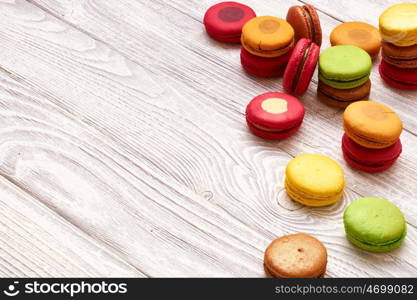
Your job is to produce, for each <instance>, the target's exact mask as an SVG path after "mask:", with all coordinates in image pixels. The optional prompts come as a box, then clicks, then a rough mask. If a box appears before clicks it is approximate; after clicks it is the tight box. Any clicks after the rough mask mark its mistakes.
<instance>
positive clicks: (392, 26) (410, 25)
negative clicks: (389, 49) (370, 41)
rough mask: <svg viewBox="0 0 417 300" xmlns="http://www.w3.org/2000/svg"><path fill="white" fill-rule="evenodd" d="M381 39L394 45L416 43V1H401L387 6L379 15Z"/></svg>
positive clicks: (404, 45)
mask: <svg viewBox="0 0 417 300" xmlns="http://www.w3.org/2000/svg"><path fill="white" fill-rule="evenodd" d="M379 30H380V32H381V35H382V39H383V40H384V41H387V42H389V43H392V44H394V45H396V46H400V47H407V46H412V45H416V44H417V3H401V4H396V5H393V6H391V7H389V8H388V9H387V10H385V11H384V12H383V13H382V15H381V16H380V17H379Z"/></svg>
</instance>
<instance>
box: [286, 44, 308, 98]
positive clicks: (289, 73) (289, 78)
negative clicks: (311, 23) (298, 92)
mask: <svg viewBox="0 0 417 300" xmlns="http://www.w3.org/2000/svg"><path fill="white" fill-rule="evenodd" d="M310 45H311V41H310V40H308V39H300V40H299V41H298V42H297V44H296V45H295V47H294V50H293V51H292V54H291V57H290V59H289V61H288V65H287V68H286V69H285V73H284V78H283V86H284V90H285V91H287V92H289V93H292V92H293V83H294V79H295V77H296V75H297V72H298V69H299V66H300V65H301V64H302V63H303V60H304V59H305V57H304V56H305V55H306V51H307V49H309V47H310Z"/></svg>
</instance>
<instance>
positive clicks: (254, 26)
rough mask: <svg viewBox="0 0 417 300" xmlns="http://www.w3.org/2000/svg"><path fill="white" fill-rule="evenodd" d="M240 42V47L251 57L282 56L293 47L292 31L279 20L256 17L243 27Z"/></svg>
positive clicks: (285, 22) (288, 25)
mask: <svg viewBox="0 0 417 300" xmlns="http://www.w3.org/2000/svg"><path fill="white" fill-rule="evenodd" d="M241 41H242V46H243V47H244V48H245V49H246V50H247V51H248V52H250V53H251V54H253V55H256V56H262V57H277V56H282V55H284V54H286V53H287V52H289V51H291V50H292V49H293V47H294V29H293V28H292V27H291V25H290V24H288V22H287V21H285V20H283V19H280V18H276V17H270V16H264V17H257V18H253V19H251V20H250V21H248V22H247V23H246V24H245V25H244V26H243V29H242V38H241Z"/></svg>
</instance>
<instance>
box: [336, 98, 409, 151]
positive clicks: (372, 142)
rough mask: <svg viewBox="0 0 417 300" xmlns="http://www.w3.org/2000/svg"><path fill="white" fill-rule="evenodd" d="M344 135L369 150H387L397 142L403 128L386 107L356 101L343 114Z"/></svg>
mask: <svg viewBox="0 0 417 300" xmlns="http://www.w3.org/2000/svg"><path fill="white" fill-rule="evenodd" d="M343 127H344V129H345V132H346V134H347V135H348V136H349V138H351V139H352V140H353V141H354V142H356V143H357V144H359V145H361V146H363V147H365V148H371V149H383V148H387V147H389V146H391V145H393V144H395V143H396V142H397V140H398V139H399V137H400V135H401V132H402V129H403V126H402V122H401V120H400V118H399V117H398V115H397V114H396V113H395V112H394V111H393V110H392V109H390V108H389V107H388V106H386V105H384V104H381V103H377V102H374V101H357V102H354V103H352V104H351V105H349V106H348V107H347V108H346V109H345V111H344V113H343Z"/></svg>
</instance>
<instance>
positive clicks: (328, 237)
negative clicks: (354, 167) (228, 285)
mask: <svg viewBox="0 0 417 300" xmlns="http://www.w3.org/2000/svg"><path fill="white" fill-rule="evenodd" d="M89 3H90V2H89ZM101 3H103V2H101ZM107 3H108V2H107V1H106V4H107ZM123 3H128V4H126V6H125V9H123V10H118V9H122V7H118V6H116V4H117V3H112V4H114V5H115V6H114V7H113V11H117V12H118V13H121V14H123V16H124V17H126V18H123V19H124V20H126V19H127V20H129V22H133V21H132V20H133V15H134V16H136V19H137V15H138V11H141V13H142V14H143V19H142V18H140V19H142V20H143V21H141V22H144V23H143V24H142V23H139V24H138V23H133V24H130V23H129V26H126V28H127V29H126V30H120V29H121V28H118V27H117V26H116V28H118V29H119V34H121V35H125V34H129V36H124V38H125V42H126V41H129V43H126V45H127V46H129V45H130V44H134V45H136V46H138V45H140V44H139V41H146V43H142V44H141V45H142V46H141V47H138V48H135V47H132V46H129V47H127V46H126V47H127V48H126V49H124V50H123V51H125V52H126V53H124V55H126V56H128V55H129V56H131V57H132V58H135V60H129V59H126V58H125V57H123V56H122V55H120V54H119V53H118V52H117V51H114V50H113V49H115V47H116V46H115V45H112V48H110V47H108V46H106V45H105V44H103V43H100V42H97V41H95V40H94V39H92V38H91V37H89V36H88V35H86V34H81V33H80V32H78V31H76V30H74V29H73V28H72V27H70V26H67V25H66V24H64V23H62V22H60V21H58V20H56V19H54V18H51V17H50V16H48V15H46V14H43V12H42V11H40V10H37V9H36V8H34V7H33V6H30V5H27V4H25V3H23V2H19V3H16V4H6V5H2V6H0V8H1V11H2V13H3V17H4V18H2V19H1V20H0V23H1V25H2V26H0V41H1V44H0V45H1V47H2V49H1V50H2V51H0V58H1V59H0V61H1V62H0V65H1V66H2V67H3V68H5V69H7V70H8V71H9V72H11V74H12V76H15V77H16V78H17V79H18V80H20V81H22V82H24V83H25V84H27V85H30V86H31V87H32V89H33V90H34V91H35V92H36V95H38V94H40V95H41V96H42V97H43V98H45V99H47V100H48V101H51V102H54V103H56V104H58V105H59V106H60V107H62V108H63V109H65V110H66V111H68V112H69V113H70V114H71V115H73V116H76V117H79V118H81V119H82V120H83V121H84V122H85V123H87V124H89V125H90V126H93V127H95V128H97V129H98V130H100V132H102V133H105V134H106V135H108V136H109V138H108V140H110V141H108V140H106V143H105V144H107V143H111V145H112V152H111V154H108V155H106V156H105V158H101V157H98V158H95V159H93V160H90V159H87V157H86V154H85V153H84V152H83V151H78V150H77V149H76V148H75V147H70V148H67V147H68V145H64V146H62V147H65V148H66V149H67V150H65V156H70V157H71V159H70V161H75V162H77V163H75V166H74V165H70V166H69V165H68V164H67V163H66V161H65V160H63V159H62V158H61V159H56V158H55V157H56V156H54V155H51V156H49V157H48V155H49V154H48V155H45V152H44V151H40V150H37V151H39V152H41V153H42V155H43V156H44V157H45V156H46V159H44V161H46V162H47V163H45V162H44V161H42V166H45V165H46V166H47V167H40V166H39V165H40V164H39V163H38V164H37V165H36V164H31V163H27V162H25V163H23V164H22V163H20V165H22V167H21V169H22V170H24V172H20V173H19V174H24V175H23V176H16V174H15V172H14V171H13V170H14V168H15V167H13V166H14V165H13V163H10V165H11V167H10V168H9V169H3V170H4V172H5V173H7V174H8V175H9V176H10V177H11V178H13V180H15V181H16V182H17V183H18V184H20V185H22V186H24V187H25V188H28V189H30V190H31V191H33V192H34V193H35V194H36V195H37V196H38V197H39V198H41V199H43V201H45V202H46V203H48V205H49V206H50V207H53V208H54V209H55V210H57V211H59V212H60V213H61V214H62V215H65V216H66V218H68V219H70V220H71V221H72V222H73V223H74V224H76V225H77V226H79V227H80V228H82V229H83V230H85V231H87V232H88V233H89V234H90V235H92V236H94V237H96V238H97V239H100V240H103V241H105V242H106V243H108V244H111V245H112V246H113V247H114V248H117V249H118V250H119V252H120V253H123V254H124V256H123V258H124V259H126V260H127V261H129V262H130V263H131V264H132V265H135V266H137V267H139V266H140V268H141V270H145V271H146V273H149V274H150V275H151V276H158V275H159V276H170V275H171V276H196V275H213V274H214V276H222V275H234V276H262V275H263V271H262V254H263V250H264V248H265V247H266V245H267V244H268V243H269V241H270V240H271V239H272V238H274V237H276V236H279V235H282V234H285V233H290V232H294V231H304V232H308V233H312V234H314V235H316V236H318V237H319V238H320V239H322V240H323V241H324V242H325V243H326V245H327V246H328V248H329V254H330V262H329V271H328V275H329V276H407V275H410V274H413V273H415V271H416V266H415V264H414V262H415V261H416V253H417V252H416V251H415V249H416V238H415V236H416V233H415V229H414V228H413V227H412V226H409V227H410V231H409V237H408V239H407V241H406V246H404V247H402V248H401V249H398V250H397V251H394V252H392V253H390V254H382V255H376V254H370V253H364V252H362V251H359V250H357V249H355V248H354V247H352V246H351V245H350V244H349V243H348V242H347V241H346V239H345V237H344V233H343V226H342V224H341V214H342V212H343V208H344V207H345V205H346V204H347V203H348V202H350V201H351V200H352V199H354V198H357V197H359V195H358V194H356V193H355V192H353V191H351V190H350V189H347V191H346V194H345V197H344V199H343V201H341V202H340V203H338V204H337V205H335V206H333V207H329V208H322V209H310V208H305V207H299V206H296V205H294V204H293V203H292V202H291V201H289V199H288V198H287V196H286V195H285V193H284V192H283V190H282V181H283V174H284V168H285V165H286V163H287V162H288V160H289V159H290V158H291V156H290V155H288V154H287V153H285V152H283V151H280V149H286V150H287V151H290V150H291V151H297V152H298V151H300V152H304V151H313V152H321V151H322V150H324V151H326V152H331V153H332V156H334V153H335V152H334V151H332V150H333V149H338V143H337V141H335V140H334V136H335V135H334V133H338V132H339V130H340V129H339V128H340V125H334V126H329V125H330V124H331V123H329V122H328V121H327V120H326V118H328V117H329V116H333V115H335V112H334V111H332V110H329V109H327V110H326V109H325V108H321V107H320V109H318V110H313V109H311V108H309V113H308V116H307V120H306V121H308V122H309V123H311V124H312V123H314V124H316V125H314V126H316V127H314V126H304V128H303V130H302V131H301V132H300V133H299V134H298V135H297V136H295V137H294V139H291V141H290V140H288V141H286V142H284V143H268V142H264V141H260V140H258V139H256V138H254V137H253V136H251V135H250V134H248V132H247V131H246V127H245V124H244V122H243V118H242V113H243V110H244V105H242V102H243V101H244V103H246V102H247V99H249V98H250V97H251V96H252V95H255V94H257V93H259V92H260V91H262V90H265V89H266V88H268V89H269V88H272V87H276V86H277V84H276V82H274V81H273V80H263V81H258V80H256V79H254V78H250V77H246V76H244V75H243V73H241V72H240V67H239V65H238V63H236V62H238V60H237V57H238V53H236V52H237V51H231V49H230V48H227V47H225V48H223V49H219V52H218V53H217V52H214V51H213V50H212V48H210V47H213V45H214V43H213V42H211V41H209V40H208V39H207V38H206V36H205V35H204V33H203V32H202V30H201V24H200V23H198V24H197V23H195V22H194V23H193V22H191V21H190V20H187V22H186V24H185V25H184V26H180V25H176V26H175V27H174V26H172V28H171V29H170V30H169V31H168V32H165V33H158V31H157V29H156V28H155V27H154V25H152V23H151V22H150V20H151V19H154V18H155V17H156V15H157V14H156V13H155V12H152V11H149V10H147V7H143V6H141V5H140V6H137V5H138V4H135V3H133V2H128V1H126V2H123ZM77 9H78V8H77ZM77 9H75V10H73V16H75V15H78V18H79V20H81V19H83V18H86V19H89V18H92V16H90V15H83V11H82V10H77ZM130 9H134V11H133V13H130V12H129V11H128V10H130ZM163 10H166V12H169V13H170V14H171V15H172V18H179V19H180V18H182V15H178V12H177V13H175V9H172V8H169V7H168V9H167V8H166V6H162V7H161V10H160V12H161V11H163ZM100 11H101V13H102V14H103V15H107V13H108V12H107V11H106V10H105V9H102V7H100ZM161 13H162V12H161ZM161 17H162V18H163V17H164V15H163V14H161V15H160V16H159V18H161ZM119 21H120V20H119ZM95 22H96V23H97V24H99V25H100V26H102V28H108V27H110V28H111V27H113V26H115V25H117V24H119V23H117V22H115V24H112V26H108V25H107V26H104V24H105V23H101V22H99V20H95ZM162 24H166V23H162ZM181 24H182V23H181ZM125 25H126V24H125ZM132 25H134V26H132ZM143 25H146V27H143ZM89 26H92V25H91V24H90V25H89ZM121 26H122V27H124V25H121ZM131 26H132V27H131ZM186 26H189V29H188V30H189V31H186V30H184V29H183V27H186ZM197 26H198V27H197ZM83 28H86V30H91V28H88V26H87V25H85V24H83ZM128 28H133V29H134V30H135V31H137V32H136V33H135V34H133V32H131V31H130V29H128ZM141 28H147V29H149V30H148V31H149V32H143V30H142V29H141ZM197 28H198V29H197ZM106 30H108V29H106ZM196 30H197V31H196ZM174 31H177V33H176V34H174ZM189 32H194V34H193V35H190V36H187V39H188V37H190V38H192V39H193V40H194V41H197V42H196V43H195V44H196V45H198V49H195V48H192V47H191V48H190V47H189V46H190V45H191V44H190V43H187V41H181V40H179V35H182V36H183V37H185V36H186V34H187V33H189ZM196 32H197V35H198V36H196ZM95 33H99V31H95ZM111 33H112V31H109V32H106V34H108V36H111ZM130 35H131V36H130ZM155 36H156V38H155ZM167 36H169V37H170V38H171V40H170V39H169V38H167ZM117 41H118V43H120V44H121V40H117ZM203 41H204V42H203ZM204 44H207V45H208V46H204ZM187 46H188V48H187ZM118 50H119V49H118ZM196 50H198V52H197V51H196ZM119 51H122V50H119ZM156 51H157V52H158V54H159V56H158V55H156V53H155V52H156ZM213 52H214V56H213V54H212V53H213ZM127 53H129V54H127ZM222 53H223V54H224V55H223V54H222ZM226 53H227V54H226ZM139 55H140V58H141V59H139ZM222 57H223V58H222ZM213 58H215V59H213ZM139 62H140V64H141V65H143V67H141V66H140V64H138V63H139ZM167 62H169V63H167ZM184 62H187V63H186V64H184ZM28 65H30V68H27V67H26V66H28ZM144 68H145V69H149V70H151V71H150V72H146V71H144ZM219 69H221V70H222V72H219ZM219 73H221V74H219ZM52 76H53V78H54V80H51V77H52ZM144 82H145V83H144ZM226 91H227V92H226ZM231 91H233V94H231ZM309 95H310V96H307V97H305V99H304V101H305V102H306V104H307V103H308V102H309V101H308V100H309V99H310V100H311V94H309ZM309 97H310V98H309ZM37 98H39V96H37ZM243 99H245V100H243ZM38 101H39V100H38ZM42 105H45V104H42ZM313 112H315V113H313ZM336 115H338V116H339V117H340V113H339V114H336ZM55 118H57V117H55ZM312 120H314V122H313V121H312ZM64 124H65V123H64ZM310 127H311V128H310ZM317 128H319V131H316V130H314V129H317ZM332 128H333V129H332ZM319 133H320V135H323V136H324V137H323V139H317V137H319V136H320V135H319ZM326 133H327V134H326ZM339 133H340V132H339ZM85 135H86V134H85V133H83V134H80V133H77V134H76V136H81V137H84V138H86V140H87V141H88V143H87V142H86V141H85V140H82V143H81V144H82V145H83V147H87V146H85V145H84V144H90V143H93V144H95V143H96V142H95V140H96V139H93V137H91V136H90V135H88V136H87V137H85ZM100 138H103V137H101V136H100ZM91 140H93V142H90V141H91ZM97 143H98V144H100V147H103V144H104V143H99V142H97ZM61 144H62V142H61V141H60V142H59V143H57V142H54V143H53V145H54V147H57V145H58V146H61ZM74 144H75V145H79V144H80V143H79V142H78V143H74ZM329 144H330V146H329ZM78 147H79V148H81V146H78ZM49 148H51V147H49ZM93 148H96V147H93ZM58 149H59V148H58ZM88 149H90V148H88ZM106 150H107V151H109V150H108V149H106ZM33 151H34V150H33V149H31V152H33ZM25 152H28V151H25ZM54 152H64V151H63V150H60V151H58V150H54ZM88 152H89V153H94V151H92V150H89V151H88ZM120 152H121V153H123V155H124V156H123V158H121V157H120V156H121V154H120ZM104 153H106V152H105V151H104ZM42 155H41V157H42ZM61 156H63V155H62V154H61ZM91 156H92V154H91ZM51 157H52V158H51ZM107 157H111V158H112V159H117V160H118V165H119V166H123V170H120V168H121V167H118V166H117V165H116V164H114V163H111V162H110V159H108V158H107ZM114 157H116V158H114ZM338 159H339V160H340V158H338ZM51 160H53V161H54V163H55V166H54V165H53V163H51ZM101 160H104V161H106V163H103V164H104V165H105V166H103V165H102V163H101V162H100V161H101ZM11 161H13V160H11ZM57 162H58V163H57ZM51 165H52V166H53V168H52V171H48V169H50V168H51V167H50V166H51ZM57 165H58V167H57ZM115 165H116V166H115ZM82 166H85V168H86V170H88V171H86V170H82ZM109 166H110V167H111V168H112V171H113V172H115V173H117V175H114V176H109V175H108V173H109V172H110V171H109V169H108V168H109ZM66 169H70V170H71V171H72V172H73V173H71V176H68V175H67V176H68V178H71V179H73V178H82V179H78V180H77V181H76V182H77V183H82V182H83V181H86V182H87V183H88V184H87V185H86V187H88V188H89V189H92V190H94V191H95V193H96V194H97V195H100V196H103V195H104V197H105V199H104V200H103V199H101V201H100V202H99V200H97V199H96V198H94V197H88V198H86V196H85V193H83V194H80V193H78V194H77V191H76V190H77V189H76V188H75V187H74V185H71V183H70V182H72V180H71V181H70V182H62V180H59V174H62V170H66ZM113 169H116V170H115V171H114V170H113ZM57 170H58V171H57ZM126 170H128V172H127V171H126ZM126 173H129V174H126ZM92 174H98V175H100V176H101V177H100V180H101V181H102V182H103V183H102V184H97V183H96V181H94V180H93V179H94V178H93V179H90V177H92ZM102 174H105V175H102ZM119 174H121V175H119ZM98 175H96V176H98ZM105 177H106V178H105ZM107 177H108V178H110V180H109V179H108V178H107ZM126 178H127V179H126ZM139 179H141V181H140V180H139ZM348 180H350V178H348ZM125 181H127V182H128V183H129V184H126V183H125ZM47 182H54V186H56V188H55V189H57V190H64V191H65V192H66V193H65V201H68V202H69V203H72V205H73V206H72V207H71V206H69V207H68V206H67V205H63V203H62V201H57V200H56V199H55V198H54V193H52V192H50V191H49V189H50V188H51V187H50V184H49V185H48V186H47V188H44V187H43V186H44V185H45V183H47ZM103 186H104V188H102V187H103ZM152 187H153V188H152ZM155 189H160V190H162V195H161V194H158V193H156V191H155ZM109 190H110V191H113V190H116V191H115V192H112V193H110V192H108V191H109ZM69 191H70V192H71V193H70V192H69ZM103 191H105V192H103ZM141 193H148V195H147V196H146V197H139V198H136V197H134V196H132V195H137V194H139V195H142V194H141ZM61 194H62V193H61ZM89 194H94V193H93V192H91V193H89ZM108 194H110V195H108ZM80 199H83V200H84V201H80ZM85 202H88V203H85ZM103 202H104V203H106V206H105V207H103V206H102V205H99V204H101V203H103ZM120 203H123V205H125V206H126V210H127V211H128V212H134V213H135V214H140V217H141V218H140V221H135V220H134V219H132V218H131V217H130V215H129V214H127V213H125V212H124V211H122V212H120V211H119V210H117V209H114V207H115V206H117V207H118V205H120ZM410 205H411V204H410ZM161 206H163V207H164V208H165V210H168V211H170V212H172V214H174V215H175V216H181V217H183V219H180V220H178V219H179V217H178V219H177V218H172V217H171V215H170V214H165V213H161V209H160V207H161ZM80 208H83V209H82V210H80ZM84 210H87V211H86V212H84ZM103 210H105V211H106V213H108V216H109V217H108V218H107V219H106V220H104V221H103V220H102V219H101V218H100V216H97V215H95V214H94V212H99V211H103ZM80 211H81V212H82V216H77V214H79V212H80ZM92 212H93V213H92ZM164 212H165V211H164ZM146 218H150V219H151V221H149V222H154V223H153V224H152V225H153V226H160V227H162V228H163V229H160V230H158V231H159V232H164V233H165V232H169V233H171V236H169V237H166V236H164V237H159V236H154V237H153V239H151V238H147V239H145V241H142V243H143V245H139V242H137V240H138V239H139V238H140V239H142V238H143V236H145V237H147V235H146V234H145V233H144V232H141V231H140V228H141V227H145V226H146V225H144V222H143V219H146ZM109 219H110V220H109ZM120 220H123V222H124V223H125V224H126V225H125V227H124V228H123V229H124V232H123V233H124V236H123V237H120V236H118V233H119V232H120V230H119V231H114V229H112V228H111V227H114V224H115V225H116V227H117V226H119V225H120ZM185 220H187V222H186V221H185ZM184 223H186V224H193V225H194V226H195V227H198V229H197V228H196V229H193V230H192V229H190V227H191V226H189V225H184ZM145 224H146V223H145ZM150 228H151V229H152V226H150ZM200 231H204V234H203V233H200ZM155 235H156V234H155ZM172 239H176V241H177V243H180V241H187V243H186V242H184V243H180V247H175V246H172V244H170V243H171V240H172ZM166 243H168V245H171V246H170V247H167V246H166ZM177 243H174V245H178V244H177ZM132 244H133V245H132ZM183 248H187V249H186V250H189V251H185V250H183ZM189 248H191V249H189ZM146 249H149V250H148V251H146ZM155 253H158V255H159V256H158V257H156V255H155ZM195 260H197V262H194V261H195ZM148 261H149V262H148ZM175 262H176V263H175Z"/></svg>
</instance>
